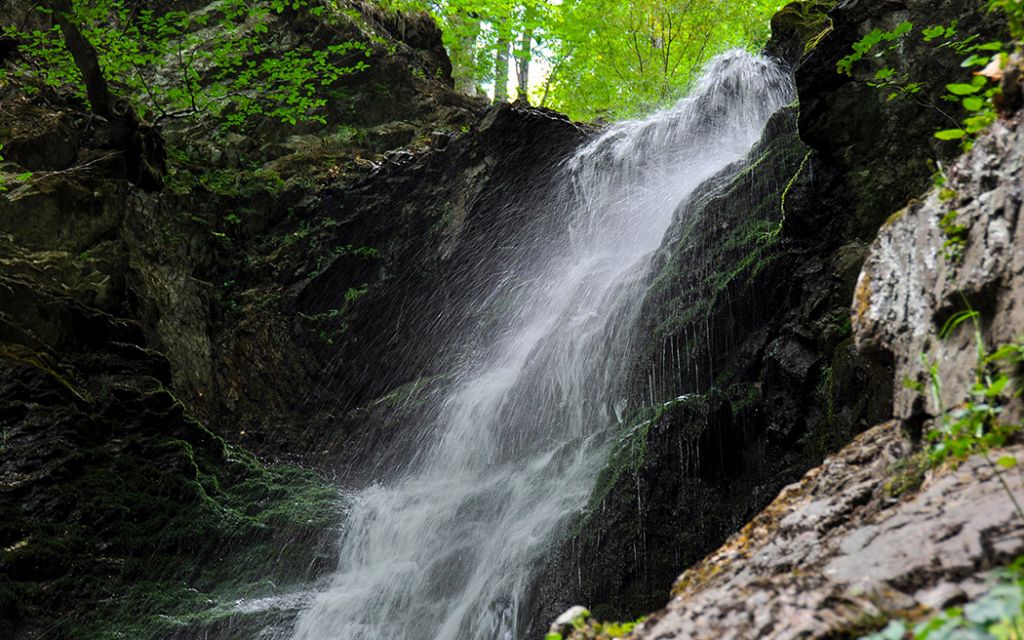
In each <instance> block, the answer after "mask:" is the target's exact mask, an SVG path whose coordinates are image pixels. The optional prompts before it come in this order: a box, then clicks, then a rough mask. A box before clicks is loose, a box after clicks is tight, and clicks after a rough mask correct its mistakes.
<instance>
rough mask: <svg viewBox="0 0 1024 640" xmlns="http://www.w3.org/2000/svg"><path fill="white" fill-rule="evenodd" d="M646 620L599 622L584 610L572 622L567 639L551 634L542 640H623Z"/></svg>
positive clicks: (555, 633)
mask: <svg viewBox="0 0 1024 640" xmlns="http://www.w3.org/2000/svg"><path fill="white" fill-rule="evenodd" d="M645 619H646V618H639V619H637V620H634V621H632V622H601V621H598V620H595V619H593V618H591V617H590V612H589V611H586V610H584V611H583V612H582V613H581V614H580V615H578V616H576V618H574V619H573V621H572V631H571V632H570V633H569V636H568V638H566V637H565V636H563V635H562V634H561V633H557V632H552V633H549V634H547V635H545V636H544V640H615V639H616V638H625V637H626V636H628V635H629V634H630V633H632V632H633V629H635V628H636V626H637V625H639V624H640V623H642V622H643V621H644V620H645Z"/></svg>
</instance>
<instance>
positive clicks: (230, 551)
mask: <svg viewBox="0 0 1024 640" xmlns="http://www.w3.org/2000/svg"><path fill="white" fill-rule="evenodd" d="M7 4H10V5H11V6H13V7H14V9H11V10H16V11H24V10H25V9H26V7H27V4H26V3H20V2H13V3H7ZM7 4H5V5H4V7H3V8H4V10H8V9H10V7H8V6H7ZM204 4H205V3H202V2H192V1H190V2H180V3H175V6H178V7H179V8H181V9H184V10H196V9H200V8H202V6H203V5H204ZM353 6H354V8H356V9H358V12H357V15H349V14H346V16H348V17H347V18H346V20H347V21H346V20H340V21H334V22H332V23H330V24H323V25H317V24H300V23H296V22H289V21H288V20H286V19H282V21H281V23H280V25H279V26H280V29H277V30H272V33H271V34H270V35H268V36H267V37H268V38H272V39H273V42H274V45H273V46H276V47H281V48H282V50H285V48H286V47H287V46H289V43H291V44H292V45H294V43H295V42H306V43H310V42H315V41H319V40H323V39H328V40H331V41H333V40H344V39H351V38H362V37H368V38H369V37H370V36H371V35H372V36H373V37H372V38H371V40H370V43H371V46H372V47H374V57H373V58H372V60H373V67H372V73H366V74H357V75H354V76H351V77H346V78H345V79H344V82H345V83H346V84H345V87H344V95H345V96H347V99H345V100H332V102H331V111H330V113H328V114H327V120H328V123H327V124H326V125H323V126H319V125H318V126H317V127H311V126H303V127H296V128H291V127H286V126H282V125H280V124H275V123H271V122H261V123H257V124H256V129H255V131H253V132H252V133H251V135H250V136H245V135H240V134H237V133H229V134H227V135H224V136H221V137H219V138H217V139H216V140H215V139H212V138H208V137H204V136H201V135H199V136H197V135H196V134H195V132H194V131H191V130H189V129H187V128H184V127H182V128H175V127H170V128H168V129H167V130H165V135H166V136H167V139H168V141H169V143H170V144H171V146H172V148H175V149H177V151H178V152H180V153H182V154H184V155H185V156H186V157H187V158H188V161H187V162H181V161H175V162H173V163H172V171H171V172H170V175H168V180H167V188H166V189H165V191H164V192H163V193H162V194H159V195H153V194H143V193H140V192H139V191H138V190H135V189H133V188H132V187H130V186H129V185H128V184H127V183H126V182H125V181H124V180H123V176H122V175H121V173H122V171H121V168H120V167H119V166H118V163H117V162H116V161H112V159H111V158H109V157H108V156H109V151H108V150H105V149H104V148H103V146H102V141H101V140H97V139H96V135H95V132H96V131H97V130H98V129H102V127H100V126H93V125H94V123H91V122H90V120H89V119H88V118H87V117H86V116H85V115H84V114H83V113H81V112H80V111H79V110H78V108H77V107H76V106H75V105H74V104H67V105H61V104H53V103H43V104H36V103H35V102H33V100H32V99H31V98H30V97H28V96H26V95H24V94H23V93H21V92H20V90H19V88H18V86H17V85H16V83H12V84H10V85H5V86H4V87H3V88H2V89H0V91H3V92H4V105H5V109H4V113H3V114H2V115H0V131H2V132H3V135H4V145H5V146H4V150H3V151H4V155H5V156H6V162H4V163H3V164H0V171H2V172H3V175H4V176H5V177H6V184H7V186H8V187H9V191H7V192H5V193H2V194H0V265H2V271H0V370H2V371H0V372H2V374H3V375H2V377H0V451H2V457H0V515H2V517H3V524H2V525H0V636H2V637H4V638H8V637H12V636H13V637H17V638H19V639H20V638H36V637H45V638H64V637H68V638H72V637H74V638H78V637H89V635H90V634H112V633H121V634H128V635H130V636H131V637H137V638H151V637H153V638H155V637H160V638H168V637H181V638H194V637H197V636H199V635H203V636H204V637H217V636H218V634H221V635H224V636H226V637H239V634H242V635H243V636H244V635H245V634H249V635H251V636H255V635H256V634H257V633H260V632H262V631H263V630H266V629H271V628H273V629H276V628H277V627H278V626H279V625H284V626H285V627H286V626H287V624H288V617H289V615H290V613H289V612H291V613H294V610H295V608H296V607H299V606H301V605H302V604H303V602H302V598H301V597H299V596H290V597H289V598H281V599H279V598H278V596H280V593H281V591H283V590H292V589H301V588H303V585H302V584H301V583H303V581H307V582H308V581H309V580H312V579H313V578H315V577H316V575H317V574H318V573H319V572H320V571H322V570H324V569H325V568H326V567H328V566H329V558H330V556H331V554H333V550H331V549H330V548H329V546H324V545H323V544H321V543H323V542H329V541H332V540H334V539H336V534H335V533H333V532H332V531H331V529H332V527H334V526H335V525H336V524H337V514H336V513H335V512H334V498H335V496H336V493H335V490H334V488H333V487H330V486H328V485H327V483H326V482H325V480H324V479H323V478H321V477H320V476H319V475H317V474H314V473H313V472H311V471H307V470H303V469H301V468H297V467H294V466H267V465H265V464H263V463H261V462H259V461H257V460H256V459H255V458H254V457H252V455H251V454H249V453H248V452H246V451H245V450H243V449H241V448H240V446H239V445H243V446H246V447H247V448H249V449H255V450H257V451H258V452H259V453H260V454H262V455H263V456H265V457H266V458H268V459H271V460H275V461H277V462H282V461H291V462H294V461H296V460H297V459H300V458H301V460H303V461H305V462H306V463H309V462H319V463H321V464H322V467H321V468H323V469H325V470H327V471H329V472H331V473H337V472H338V471H339V469H340V471H341V472H342V473H348V474H355V473H357V472H358V471H360V470H361V469H362V466H363V465H360V464H357V462H358V461H359V460H360V459H361V458H365V459H366V460H365V461H366V462H368V463H372V462H374V460H372V459H371V458H370V457H369V456H363V454H364V453H368V452H372V451H374V450H375V447H377V446H378V445H380V444H381V442H382V441H383V440H385V439H393V438H400V437H402V435H403V431H402V428H404V427H406V426H407V425H412V426H415V425H416V424H421V423H422V421H423V416H422V415H418V412H420V411H421V409H420V400H421V399H422V398H424V397H427V396H428V395H429V394H433V393H438V392H439V391H438V390H439V389H441V388H443V385H444V384H445V382H446V381H447V377H446V376H445V373H446V372H447V370H448V369H449V367H450V363H447V362H444V361H443V360H441V359H440V358H438V355H437V353H436V352H435V351H434V350H433V349H431V348H430V346H429V345H428V344H426V343H425V341H423V340H422V336H423V335H428V334H429V333H430V332H432V331H444V330H445V328H446V326H448V325H461V326H463V327H465V326H472V327H475V332H476V333H478V334H483V333H485V332H487V331H488V328H489V326H490V325H491V324H492V323H494V322H495V321H496V319H497V316H496V314H497V313H498V311H497V310H496V306H497V305H498V304H500V303H501V300H500V299H498V300H497V301H496V305H495V306H492V307H486V306H485V307H483V308H481V307H480V305H478V304H473V305H470V304H469V303H470V302H472V301H474V300H475V299H477V298H478V294H479V292H480V291H481V290H482V289H484V288H486V287H491V285H492V278H493V274H494V273H495V272H497V271H498V270H500V269H501V265H503V264H505V263H507V262H508V261H510V260H511V256H512V255H517V254H518V253H522V252H525V251H528V250H529V247H530V241H529V239H530V238H531V237H534V234H548V235H552V234H557V233H559V230H558V225H559V222H560V221H552V220H550V219H549V218H545V217H544V216H543V215H542V214H543V213H544V210H543V209H542V208H540V207H538V206H535V202H534V199H535V198H539V197H541V194H542V193H543V192H544V190H545V189H546V187H547V185H548V184H549V183H550V181H551V180H552V179H553V176H554V175H555V170H554V169H555V167H556V165H557V163H558V162H559V161H560V160H561V159H562V157H563V156H564V155H565V154H566V153H567V152H568V151H569V150H571V149H574V148H575V147H576V146H578V145H579V143H580V142H581V141H582V140H583V139H584V137H585V136H586V135H587V130H586V129H585V128H581V127H579V126H577V125H574V124H572V123H570V122H569V121H568V120H567V119H565V118H564V117H562V116H560V115H558V114H555V113H553V112H549V111H544V110H539V109H519V108H513V107H511V106H504V107H500V108H493V109H487V108H486V105H483V104H481V103H479V102H478V101H476V100H474V99H469V98H465V97H462V96H459V95H457V94H456V93H454V92H453V91H452V89H451V79H450V73H449V71H450V64H449V62H448V59H447V56H446V55H445V53H444V51H443V48H442V47H441V45H440V34H439V32H438V30H437V28H436V26H435V25H434V24H433V22H432V21H431V20H430V19H429V17H426V16H424V15H399V14H392V13H387V12H382V11H380V10H378V9H376V8H374V7H373V6H371V5H362V4H358V3H356V4H354V5H353ZM300 36H301V37H300ZM207 124H216V123H207ZM26 170H32V171H35V172H36V173H35V174H34V175H33V176H32V177H31V178H30V179H29V180H28V181H26V182H19V181H17V180H15V179H14V178H15V176H17V175H19V174H22V173H23V172H24V171H26ZM523 184H530V185H531V186H532V187H533V190H532V191H529V190H527V191H525V192H524V190H523V189H522V185H523ZM499 213H500V215H498V214H499ZM510 239H520V241H518V242H516V241H510ZM385 323H386V324H385ZM414 417H415V418H418V420H413V418H414ZM228 443H230V444H228ZM339 460H342V461H344V464H336V462H337V461H339ZM254 558H257V559H259V560H258V561H254ZM266 558H276V559H278V560H276V561H274V562H273V563H271V565H272V566H271V565H268V564H267V562H266ZM324 560H328V563H326V564H325V563H324V562H323V561H324ZM300 595H301V593H300ZM157 596H158V597H157ZM239 599H241V600H239ZM236 601H239V603H236ZM101 602H102V605H98V604H97V603H101ZM48 616H60V617H61V618H62V619H63V620H65V621H66V624H65V623H62V624H61V625H59V626H58V627H56V628H51V627H47V626H45V624H46V622H47V617H48ZM172 630H173V631H172Z"/></svg>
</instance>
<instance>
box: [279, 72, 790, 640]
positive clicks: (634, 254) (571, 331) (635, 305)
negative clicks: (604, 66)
mask: <svg viewBox="0 0 1024 640" xmlns="http://www.w3.org/2000/svg"><path fill="white" fill-rule="evenodd" d="M791 99H792V89H791V88H790V84H789V79H788V77H787V75H786V74H785V73H784V72H783V71H782V70H780V69H779V68H777V67H776V66H775V65H774V64H773V63H772V62H770V61H768V60H765V59H762V58H758V57H755V56H752V55H750V54H747V53H744V52H731V53H728V54H725V55H723V56H720V57H718V58H716V59H715V60H714V61H712V63H711V64H710V65H709V66H708V69H707V70H706V72H705V74H704V76H703V79H702V80H701V81H700V83H699V84H698V85H697V87H696V89H695V90H694V92H693V93H692V95H691V97H689V98H687V99H685V100H683V101H682V102H680V103H679V104H678V105H677V106H676V107H675V108H673V109H671V110H668V111H664V112H662V113H659V114H657V115H655V116H653V117H651V118H649V119H647V120H643V121H636V122H626V123H623V124H619V125H616V126H614V127H612V128H610V129H609V130H608V131H607V132H605V133H604V134H603V135H601V136H600V137H599V138H597V139H596V140H594V141H593V142H591V143H589V144H587V145H585V146H584V147H583V148H581V149H580V150H579V151H578V152H577V153H576V154H575V156H574V157H573V158H571V159H570V160H569V161H568V162H567V163H566V165H565V169H564V171H565V185H566V189H565V192H564V193H563V194H561V195H559V196H558V197H553V198H552V202H551V204H550V215H555V216H565V217H566V218H565V219H566V220H567V221H568V224H569V234H568V236H567V237H568V243H567V244H564V243H552V246H550V247H547V249H546V250H545V251H544V252H543V253H545V254H546V255H547V258H546V259H545V260H541V261H536V260H534V263H533V264H532V265H510V266H509V269H510V273H511V272H513V271H514V272H515V273H518V274H519V277H520V278H522V275H523V273H524V272H526V273H528V275H527V280H528V282H530V283H531V286H530V287H529V290H528V291H527V292H525V293H523V294H521V295H520V296H519V297H518V298H517V299H516V302H515V305H514V308H513V309H512V310H511V311H509V312H508V313H507V316H506V323H505V325H504V326H505V328H504V330H503V331H502V332H501V333H500V335H496V336H495V337H494V340H493V343H492V344H491V345H489V346H488V348H487V349H485V350H484V351H483V355H481V356H479V357H477V358H476V359H473V360H471V361H470V362H469V363H467V364H466V365H464V366H463V370H462V371H461V372H460V373H459V374H458V378H457V382H456V383H455V384H454V386H453V387H452V389H453V390H452V391H451V392H450V393H449V394H448V397H447V398H446V399H445V400H444V402H443V404H442V406H441V407H439V408H438V411H437V413H438V415H439V416H440V417H439V419H438V420H437V421H436V424H434V425H433V428H430V427H429V426H426V427H424V429H423V430H422V433H421V434H420V435H419V436H417V437H418V438H419V439H420V441H419V442H417V443H416V446H415V447H413V448H412V449H411V450H415V451H417V453H416V455H415V456H411V457H412V460H411V461H410V462H409V463H408V464H407V465H406V466H404V467H403V468H401V469H399V470H396V471H395V473H394V477H392V478H391V479H390V480H388V481H387V482H384V483H381V484H376V485H373V486H370V487H367V488H364V489H361V490H360V491H358V492H356V493H355V494H354V495H352V496H349V498H350V505H349V509H348V513H347V523H346V529H345V533H344V534H343V539H342V540H341V541H340V546H339V548H340V553H341V557H340V561H339V564H338V569H337V572H336V574H335V575H334V577H333V579H332V582H331V584H330V586H329V588H328V589H327V590H325V591H324V592H322V593H320V594H319V595H318V596H317V598H316V600H315V601H314V602H313V604H312V606H311V607H310V608H309V609H308V610H306V611H304V612H303V613H302V614H301V615H300V617H299V619H298V621H297V623H296V627H295V632H294V638H295V640H328V639H335V638H345V639H346V640H422V639H425V638H434V639H437V640H455V639H458V640H492V639H502V640H505V639H508V640H511V639H514V638H518V637H519V636H520V635H521V634H522V632H523V627H524V626H525V625H524V624H522V623H521V621H520V620H519V617H520V615H519V614H520V609H521V605H522V599H523V597H524V593H525V592H526V590H527V588H528V586H529V585H530V583H531V579H532V575H531V572H532V570H533V569H534V568H535V567H536V566H537V565H538V564H539V562H540V561H541V559H542V558H543V555H544V553H545V552H546V551H547V550H548V549H549V548H550V545H551V543H552V541H553V539H554V538H555V537H556V534H557V532H558V531H559V530H560V528H562V527H564V526H565V525H566V524H567V522H568V521H569V520H570V519H571V517H572V516H573V515H574V514H576V513H578V512H579V510H580V509H581V508H583V507H584V506H585V504H586V501H587V498H588V496H589V494H590V492H591V490H592V487H593V484H594V481H595V478H596V476H597V473H598V471H599V470H600V468H601V466H602V464H603V461H604V459H605V456H606V455H607V450H608V446H609V442H608V441H609V439H610V434H611V433H614V427H615V425H616V423H617V421H618V419H619V418H620V414H621V412H622V410H623V409H624V399H623V397H622V395H623V393H622V389H621V387H622V380H621V377H622V376H621V375H620V374H621V372H622V370H623V369H624V368H625V367H624V364H623V363H624V362H625V360H626V359H627V356H628V350H629V346H630V334H631V328H632V326H633V324H634V320H635V318H636V315H637V313H638V312H639V306H640V302H641V300H642V297H643V291H644V286H645V283H646V280H647V272H648V263H649V262H650V256H651V255H652V253H653V252H654V250H655V249H657V248H658V246H659V244H660V243H661V242H662V238H663V237H664V235H665V232H666V230H667V229H668V227H669V225H670V224H671V222H672V218H673V213H674V212H675V211H676V209H677V207H678V205H679V204H680V202H682V201H683V200H684V199H685V198H686V197H687V196H688V195H689V194H690V193H691V192H692V191H693V190H694V189H695V188H696V187H697V186H698V185H699V184H700V183H701V182H703V181H704V180H706V179H707V178H709V177H711V176H712V175H714V174H715V173H717V172H719V171H720V170H722V169H723V168H724V167H726V166H727V165H729V164H731V163H733V162H736V161H737V160H740V159H742V158H743V157H744V155H745V154H746V153H747V151H748V150H749V149H750V147H751V145H753V143H754V142H756V140H757V139H758V137H759V136H760V133H761V129H762V128H763V126H764V124H765V123H766V122H767V120H768V118H769V116H770V115H771V114H772V113H773V112H774V111H775V110H777V109H778V108H779V107H781V106H783V105H784V104H786V103H787V102H788V101H789V100H791ZM534 257H535V256H534Z"/></svg>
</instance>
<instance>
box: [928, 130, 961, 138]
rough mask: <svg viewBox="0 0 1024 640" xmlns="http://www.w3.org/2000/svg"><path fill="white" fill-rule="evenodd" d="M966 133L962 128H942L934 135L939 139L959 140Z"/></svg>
mask: <svg viewBox="0 0 1024 640" xmlns="http://www.w3.org/2000/svg"><path fill="white" fill-rule="evenodd" d="M966 135H967V132H966V131H964V130H963V129H943V130H942V131H936V132H935V137H936V138H938V139H939V140H959V139H960V138H963V137H964V136H966Z"/></svg>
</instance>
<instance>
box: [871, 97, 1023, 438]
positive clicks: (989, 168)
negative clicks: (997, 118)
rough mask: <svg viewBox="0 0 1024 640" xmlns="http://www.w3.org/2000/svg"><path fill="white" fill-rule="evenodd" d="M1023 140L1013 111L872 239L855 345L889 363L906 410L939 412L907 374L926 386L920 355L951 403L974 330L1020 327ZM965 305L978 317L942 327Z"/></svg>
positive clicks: (1001, 334)
mask: <svg viewBox="0 0 1024 640" xmlns="http://www.w3.org/2000/svg"><path fill="white" fill-rule="evenodd" d="M1022 143H1024V126H1022V124H1021V122H1020V119H1019V117H1018V118H1015V119H1013V120H1011V121H1009V122H1005V123H1004V122H1000V123H997V124H996V125H995V126H994V128H993V130H992V132H991V133H989V134H987V135H985V136H983V137H982V138H981V139H980V140H979V141H978V142H977V144H976V145H975V147H974V149H973V150H972V151H971V152H970V153H968V154H967V155H966V156H964V157H963V158H962V159H961V160H960V161H959V162H957V163H956V164H955V165H953V166H952V167H951V168H950V169H949V170H948V181H947V183H946V185H945V186H944V187H943V188H942V189H935V190H933V191H932V192H930V193H929V194H928V195H927V196H926V197H925V198H923V199H922V200H919V201H915V202H913V203H912V204H910V205H909V206H908V207H907V208H905V209H903V210H902V211H900V212H899V213H897V214H895V215H893V216H892V218H891V219H890V220H889V221H888V222H887V223H886V225H885V226H884V227H883V228H882V230H881V232H880V233H879V235H878V238H877V239H876V240H875V242H874V244H873V245H872V246H871V252H870V254H869V257H868V260H867V262H866V263H865V265H864V269H863V271H862V273H861V275H860V280H859V282H858V286H857V292H856V298H855V301H854V306H853V325H854V330H855V335H856V339H857V344H858V347H859V348H861V349H862V350H863V351H865V352H866V353H869V354H872V355H873V356H874V357H876V358H878V359H880V360H884V361H888V362H893V363H894V365H895V368H896V380H897V384H896V385H895V388H894V394H895V398H896V402H895V413H896V415H897V416H898V417H900V418H902V419H910V418H911V417H913V416H914V415H915V413H917V412H919V411H921V410H922V408H923V410H924V411H925V412H926V413H928V414H931V415H936V414H938V413H939V412H940V407H937V406H934V403H933V401H932V399H931V397H930V395H931V394H928V393H924V394H922V393H920V391H919V390H915V389H913V388H909V387H908V386H907V385H905V384H904V382H903V381H904V380H911V381H916V382H918V383H920V384H923V385H925V386H928V385H929V384H930V382H929V376H928V373H927V371H926V369H927V366H928V365H926V364H925V363H928V364H929V365H930V364H931V363H934V364H937V365H938V374H939V376H940V378H941V380H942V387H943V388H942V393H941V395H940V398H941V401H942V404H943V406H944V407H947V408H948V407H954V406H957V405H959V404H960V403H961V402H963V401H964V400H965V399H966V398H967V390H968V389H969V388H970V386H971V384H972V383H973V381H974V371H975V369H976V367H977V365H978V354H977V348H978V347H977V336H976V329H977V330H978V331H980V334H979V335H980V337H981V339H982V340H983V341H984V343H985V345H986V348H987V349H989V350H994V349H995V348H997V347H998V346H1001V345H1003V344H1006V343H1008V342H1012V341H1014V340H1017V339H1018V338H1020V337H1021V336H1022V335H1024V305H1022V304H1021V297H1020V292H1021V291H1022V290H1024V221H1022V220H1021V216H1020V209H1021V205H1022V203H1024V200H1022V198H1021V195H1020V194H1021V188H1022V184H1021V179H1020V176H1021V172H1022V171H1024V152H1022V151H1021V145H1022ZM968 309H973V310H975V311H977V312H978V313H979V314H980V316H979V318H978V324H977V326H976V325H975V323H974V322H973V321H970V320H968V321H966V322H964V323H963V324H961V325H960V326H959V327H958V328H957V329H955V330H953V331H952V332H951V335H948V336H944V335H943V328H944V327H945V326H946V323H947V322H949V320H950V319H951V318H953V317H954V315H955V314H956V313H958V312H963V311H967V310H968ZM947 333H950V331H949V330H948V329H947ZM922 359H923V360H922ZM920 403H923V405H922V404H920ZM1007 419H1012V417H1011V416H1007Z"/></svg>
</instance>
